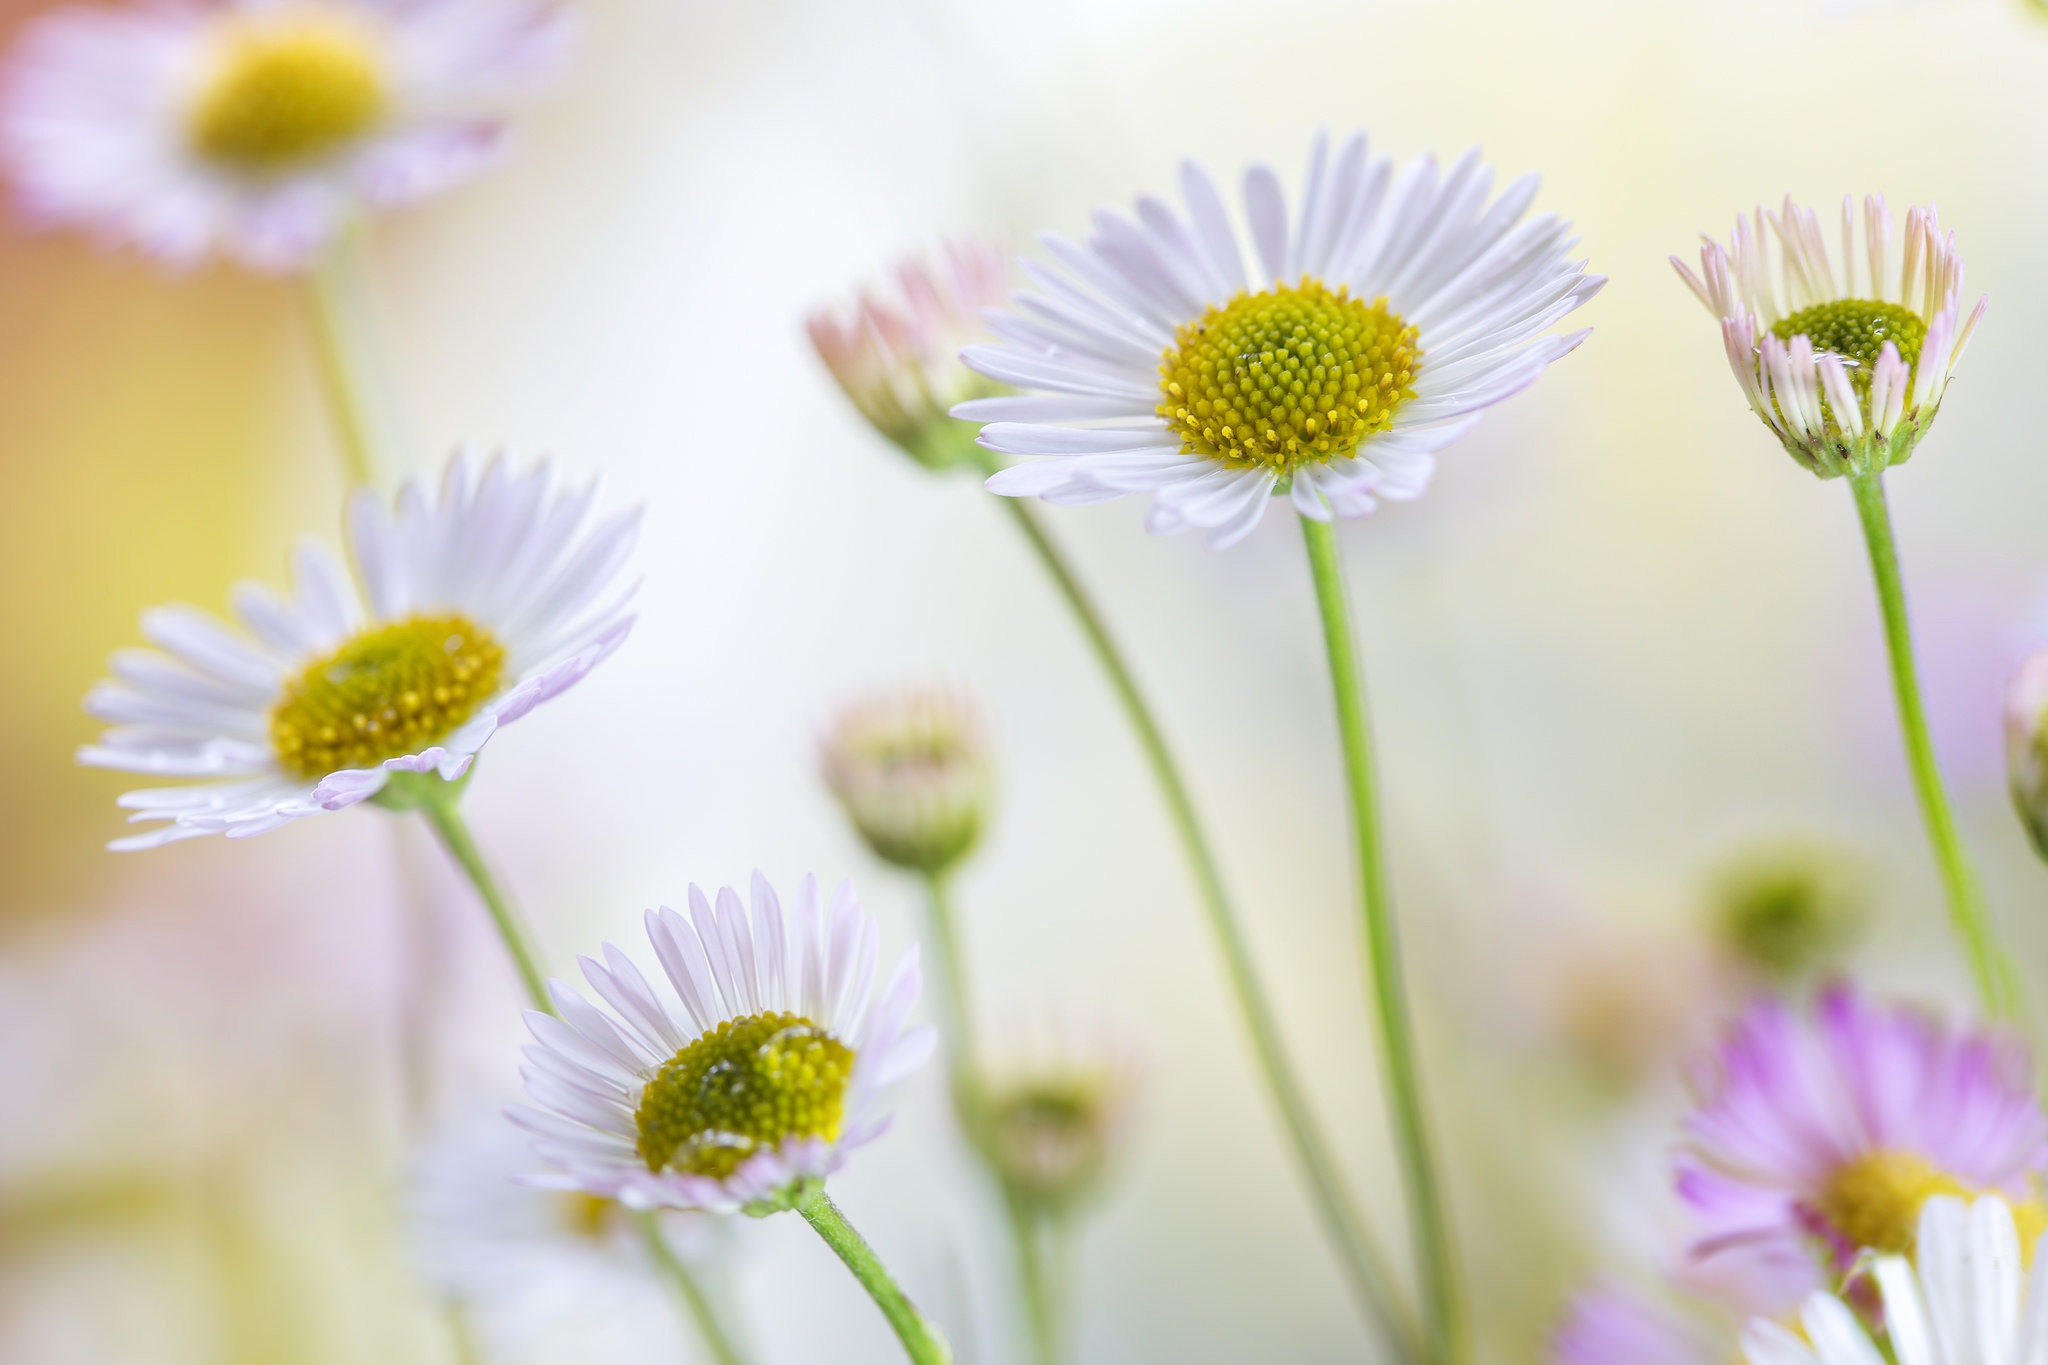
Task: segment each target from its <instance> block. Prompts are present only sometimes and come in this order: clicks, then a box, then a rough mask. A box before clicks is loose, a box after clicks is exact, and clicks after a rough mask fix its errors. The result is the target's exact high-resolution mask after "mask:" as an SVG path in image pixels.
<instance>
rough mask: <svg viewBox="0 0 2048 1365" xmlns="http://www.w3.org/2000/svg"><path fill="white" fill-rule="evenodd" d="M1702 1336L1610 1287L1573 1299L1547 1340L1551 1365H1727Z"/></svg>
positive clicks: (1632, 1294) (1600, 1286)
mask: <svg viewBox="0 0 2048 1365" xmlns="http://www.w3.org/2000/svg"><path fill="white" fill-rule="evenodd" d="M1725 1355H1726V1352H1717V1351H1716V1349H1715V1342H1714V1341H1713V1339H1712V1338H1711V1337H1710V1336H1708V1335H1707V1333H1706V1332H1705V1331H1703V1330H1702V1329H1700V1328H1699V1327H1696V1326H1695V1325H1693V1324H1692V1323H1690V1322H1688V1321H1686V1320H1685V1319H1683V1318H1681V1317H1679V1316H1678V1315H1677V1314H1676V1313H1673V1312H1671V1311H1669V1310H1667V1309H1665V1308H1662V1307H1660V1306H1659V1305H1657V1304H1655V1303H1653V1302H1652V1301H1650V1300H1649V1299H1648V1298H1646V1297H1644V1296H1643V1295H1641V1294H1638V1293H1636V1292H1634V1291H1632V1290H1629V1289H1626V1288H1623V1287H1621V1286H1619V1285H1614V1284H1604V1283H1603V1284H1597V1285H1593V1286H1591V1287H1589V1288H1587V1289H1584V1290H1581V1291H1580V1292H1579V1293H1578V1294H1575V1295H1574V1296H1573V1297H1572V1301H1571V1304H1570V1305H1569V1306H1568V1307H1567V1308H1566V1309H1565V1314H1564V1317H1563V1318H1562V1320H1560V1321H1559V1323H1558V1325H1557V1329H1556V1331H1554V1332H1553V1333H1552V1334H1551V1337H1550V1351H1549V1355H1548V1357H1547V1359H1548V1360H1549V1362H1550V1365H1725V1362H1724V1360H1723V1358H1722V1357H1724V1356H1725Z"/></svg>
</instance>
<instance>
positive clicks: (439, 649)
mask: <svg viewBox="0 0 2048 1365" xmlns="http://www.w3.org/2000/svg"><path fill="white" fill-rule="evenodd" d="M504 673H505V648H504V646H503V645H500V644H499V643H498V641H497V640H496V638H494V637H493V636H492V635H491V633H490V632H489V631H487V630H485V629H484V628H483V627H482V626H479V625H477V624H476V623H475V622H474V621H471V620H470V619H469V618H467V617H465V616H458V615H456V614H454V613H452V612H451V613H448V614H446V615H440V616H413V617H408V618H407V619H405V620H403V621H394V622H392V623H391V624H390V625H387V626H378V627H376V628H375V629H373V630H367V631H364V632H363V633H362V634H360V635H358V636H356V637H355V638H354V639H352V640H350V641H349V642H348V643H346V644H344V645H343V646H342V647H341V648H340V649H337V650H336V651H334V653H332V654H330V655H328V656H327V657H326V658H324V659H320V660H316V661H315V662H314V663H312V664H311V665H309V666H308V667H307V669H306V671H305V672H303V673H301V674H300V675H299V676H298V677H296V678H294V679H293V680H292V681H290V682H289V683H286V684H285V686H284V690H283V692H282V693H281V694H280V695H279V697H278V701H277V705H275V706H273V707H272V708H271V710H270V743H271V747H272V748H273V749H275V750H276V751H277V761H278V764H279V766H280V767H282V768H283V769H284V770H285V771H286V772H289V773H291V774H293V775H294V776H297V777H303V778H320V777H325V776H327V775H328V774H329V773H334V772H340V771H341V770H342V769H344V768H367V767H372V766H374V765H376V764H378V763H382V762H383V761H384V760H385V759H387V758H397V757H399V756H400V755H403V754H411V753H417V752H419V751H420V750H421V749H424V748H426V747H428V746H429V745H432V744H435V743H438V742H439V741H441V740H443V739H446V738H447V737H448V735H449V734H450V733H451V732H453V731H454V730H455V728H456V727H457V726H459V725H461V724H462V723H463V722H464V721H466V720H468V719H469V718H470V717H471V716H472V715H474V714H476V709H477V707H478V706H479V705H481V704H482V703H483V702H484V701H486V700H487V699H488V698H489V697H490V696H491V695H492V694H493V693H494V692H496V691H497V689H498V684H499V682H500V680H501V679H502V678H503V677H504Z"/></svg>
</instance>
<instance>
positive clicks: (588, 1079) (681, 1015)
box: [512, 872, 934, 1215]
mask: <svg viewBox="0 0 2048 1365" xmlns="http://www.w3.org/2000/svg"><path fill="white" fill-rule="evenodd" d="M751 893H752V894H751V898H750V899H751V905H749V904H745V903H742V902H741V900H740V897H739V894H738V892H736V891H734V890H733V889H732V888H731V887H724V888H721V889H720V891H719V892H718V896H717V899H716V902H715V904H714V902H713V901H711V900H710V899H707V898H706V897H705V895H704V893H703V892H702V891H700V890H698V889H697V888H696V887H694V886H692V887H691V888H690V913H689V915H687V916H684V915H680V914H678V913H676V912H675V911H674V910H671V909H669V908H667V907H666V906H663V907H661V908H660V909H656V910H650V911H648V912H647V917H646V925H647V937H648V939H649V941H650V942H651V943H652V945H653V948H654V955H655V957H656V959H657V960H658V961H659V962H660V963H661V969H662V972H663V974H664V975H665V976H666V978H667V981H668V985H669V987H670V990H671V991H672V993H673V998H672V999H671V998H669V997H666V996H664V995H663V994H661V993H659V992H657V991H656V990H655V988H654V987H653V986H652V985H650V984H649V982H648V980H647V978H646V977H645V976H643V975H642V974H641V972H640V969H639V968H638V967H636V966H634V964H633V960H632V959H631V958H630V957H628V956H627V955H626V954H625V953H624V952H622V951H621V950H619V949H618V948H616V947H614V946H612V945H610V944H606V945H605V948H604V961H603V962H598V961H596V960H594V959H592V958H587V957H586V958H584V959H582V965H583V976H584V979H585V980H586V981H588V982H589V983H590V986H591V988H592V989H593V990H595V991H596V992H597V993H598V995H599V996H600V997H602V999H603V1000H604V1002H605V1003H606V1004H607V1005H609V1006H610V1007H611V1008H610V1010H609V1011H607V1010H604V1009H600V1008H598V1007H597V1006H595V1005H593V1004H591V1003H590V1002H588V1001H587V1000H585V999H584V998H583V997H582V996H581V995H579V994H577V993H576V991H574V990H573V989H571V988H570V987H569V986H567V985H565V984H564V983H562V982H560V981H553V982H550V983H549V988H550V992H551V995H552V998H553V1002H554V1005H555V1007H556V1009H557V1011H558V1012H559V1015H560V1017H559V1018H558V1017H556V1016H555V1015H551V1014H545V1013H542V1012H541V1011H538V1010H533V1011H529V1012H528V1013H527V1016H526V1020H527V1027H528V1028H530V1029H531V1030H532V1031H533V1036H534V1039H535V1044H536V1045H535V1046H531V1047H528V1048H527V1049H526V1058H527V1064H526V1066H525V1067H524V1068H522V1074H523V1075H524V1076H525V1078H526V1090H527V1094H528V1096H529V1097H530V1098H531V1099H532V1100H533V1105H532V1106H531V1107H524V1108H520V1109H516V1110H514V1111H512V1117H513V1119H514V1121H515V1122H517V1123H519V1124H520V1125H521V1126H523V1127H525V1128H526V1129H528V1130H529V1131H530V1132H531V1133H532V1134H533V1137H534V1150H535V1151H536V1152H537V1153H538V1154H539V1155H540V1157H541V1158H542V1159H543V1160H544V1161H546V1162H547V1163H548V1165H550V1166H552V1167H554V1168H555V1169H556V1171H557V1172H558V1173H559V1183H560V1184H561V1185H563V1186H564V1187H567V1188H571V1189H579V1190H583V1191H585V1192H587V1193H589V1194H593V1195H597V1196H599V1197H601V1198H605V1199H617V1200H619V1201H620V1202H622V1203H624V1204H625V1205H627V1206H628V1207H630V1208H662V1207H667V1208H681V1209H706V1210H710V1211H713V1212H720V1213H730V1212H735V1211H744V1212H747V1213H750V1214H755V1215H761V1214H766V1213H772V1212H777V1211H779V1210H781V1209H785V1208H791V1207H796V1206H797V1205H798V1203H799V1201H801V1200H802V1199H803V1198H804V1197H805V1195H806V1194H807V1192H808V1191H809V1190H810V1189H811V1188H812V1187H814V1186H815V1185H816V1184H817V1183H818V1182H821V1181H823V1180H824V1178H825V1177H826V1176H828V1175H830V1174H831V1173H832V1172H834V1171H836V1170H838V1169H839V1168H840V1167H841V1166H842V1165H844V1164H845V1162H846V1159H847V1156H848V1154H849V1153H851V1152H852V1151H853V1150H854V1149H855V1148H857V1147H860V1146H863V1145H865V1144H866V1143H869V1142H872V1141H873V1140H874V1139H875V1138H877V1137H879V1136H881V1134H882V1132H883V1131H884V1129H885V1128H886V1127H887V1126H888V1120H887V1117H886V1114H885V1112H884V1109H883V1106H882V1103H881V1101H882V1092H883V1091H884V1090H885V1089H886V1088H887V1087H888V1086H890V1085H891V1084H893V1083H894V1082H896V1081H898V1080H901V1079H902V1078H903V1077H905V1076H907V1075H908V1074H909V1073H910V1072H911V1071H913V1070H915V1069H916V1068H917V1067H918V1066H920V1065H922V1064H923V1062H924V1061H925V1059H926V1058H927V1057H929V1056H930V1055H931V1052H932V1046H933V1042H934V1035H933V1033H932V1030H931V1029H930V1028H928V1027H922V1026H920V1027H914V1028H913V1027H909V1026H908V1024H907V1021H908V1016H909V1013H910V1008H911V1006H912V1005H913V1004H915V1003H916V1000H917V994H918V986H919V980H920V978H919V974H918V966H917V950H916V949H915V948H912V949H910V950H909V951H907V952H905V953H904V955H903V957H902V958H901V959H900V960H899V961H898V962H897V964H896V968H895V970H894V971H893V972H892V973H891V974H890V976H889V979H888V982H887V984H886V985H884V986H883V988H882V990H881V993H880V995H879V996H878V997H877V996H875V995H874V992H873V990H872V987H873V985H874V976H875V952H876V931H875V922H874V920H873V919H872V918H871V917H870V916H868V915H867V914H866V913H865V912H864V911H862V909H861V907H860V903H859V902H858V901H857V900H856V899H855V898H854V894H853V888H852V887H851V886H841V887H840V889H839V891H838V893H837V894H836V895H834V896H833V898H832V901H831V904H830V905H829V906H828V905H827V904H826V902H825V898H824V896H823V895H822V894H821V893H820V891H819V889H818V882H817V879H816V878H814V877H807V878H805V879H804V882H803V885H802V886H801V887H799V888H798V890H797V893H796V898H795V903H794V905H793V907H792V909H791V911H790V912H787V913H785V911H784V909H783V906H782V902H781V900H780V899H779V898H778V897H777V896H776V894H775V889H774V888H773V887H771V886H770V885H769V884H768V882H767V880H766V879H765V878H764V877H762V876H761V874H760V873H758V872H757V873H755V874H754V878H753V884H752V887H751Z"/></svg>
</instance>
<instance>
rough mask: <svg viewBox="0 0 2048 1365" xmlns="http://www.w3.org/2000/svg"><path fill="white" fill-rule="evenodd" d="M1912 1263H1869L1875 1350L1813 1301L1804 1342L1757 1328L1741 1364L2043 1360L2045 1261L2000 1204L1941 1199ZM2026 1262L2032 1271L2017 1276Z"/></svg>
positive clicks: (1834, 1304)
mask: <svg viewBox="0 0 2048 1365" xmlns="http://www.w3.org/2000/svg"><path fill="white" fill-rule="evenodd" d="M1915 1243H1916V1246H1917V1250H1916V1251H1915V1253H1914V1256H1913V1260H1912V1262H1910V1263H1909V1262H1908V1261H1907V1260H1906V1259H1905V1258H1904V1257H1902V1256H1896V1255H1893V1256H1881V1257H1879V1258H1877V1260H1876V1262H1875V1264H1874V1266H1873V1269H1872V1273H1873V1277H1874V1278H1875V1279H1876V1281H1877V1285H1878V1290H1879V1293H1880V1294H1881V1295H1882V1296H1883V1301H1884V1339H1885V1345H1886V1347H1887V1348H1888V1349H1886V1350H1883V1351H1880V1350H1879V1348H1878V1345H1877V1343H1876V1342H1874V1341H1872V1340H1871V1336H1870V1333H1869V1332H1868V1331H1867V1330H1866V1329H1865V1327H1864V1325H1863V1323H1862V1321H1861V1320H1860V1319H1859V1318H1858V1317H1857V1314H1856V1311H1855V1309H1853V1308H1851V1307H1850V1306H1849V1305H1848V1304H1846V1303H1844V1302H1843V1301H1842V1300H1841V1299H1840V1298H1838V1297H1836V1296H1835V1295H1833V1294H1824V1293H1818V1292H1816V1293H1814V1294H1812V1295H1810V1296H1809V1297H1808V1298H1807V1300H1806V1302H1805V1304H1804V1306H1803V1307H1802V1308H1801V1310H1800V1314H1799V1325H1800V1327H1801V1328H1803V1329H1804V1331H1803V1333H1801V1332H1793V1331H1791V1330H1789V1329H1788V1328H1785V1327H1782V1326H1780V1325H1778V1324H1777V1323H1775V1322H1769V1321H1758V1322H1754V1323H1752V1324H1750V1327H1749V1330H1748V1331H1746V1332H1744V1333H1743V1337H1742V1354H1743V1356H1744V1357H1745V1358H1746V1359H1747V1360H1748V1361H1749V1365H1879V1363H1880V1362H1883V1361H1897V1362H1898V1365H2039V1363H2040V1362H2041V1361H2043V1360H2048V1259H2044V1258H2043V1257H2042V1256H2041V1254H2040V1246H2039V1242H2038V1239H2036V1240H2034V1241H2032V1242H2029V1241H2028V1240H2026V1239H2024V1238H2022V1236H2021V1234H2020V1232H2019V1229H2018V1228H2017V1226H2016V1225H2015V1219H2014V1217H2013V1210H2012V1208H2010V1207H2009V1206H2008V1205H2007V1204H2006V1203H2005V1201H2004V1200H2002V1199H1996V1198H1983V1199H1979V1200H1977V1201H1976V1202H1975V1203H1974V1204H1968V1205H1966V1204H1965V1203H1964V1202H1963V1201H1962V1200H1960V1199H1955V1198H1949V1197H1942V1198H1936V1199H1930V1200H1928V1201H1927V1207H1926V1209H1925V1210H1924V1211H1922V1213H1921V1215H1920V1223H1919V1232H1918V1235H1917V1237H1916V1238H1915ZM2028 1260H2031V1261H2032V1265H2033V1269H2032V1271H2031V1272H2029V1271H2028V1270H2027V1269H2026V1268H2025V1267H2026V1263H2027V1261H2028Z"/></svg>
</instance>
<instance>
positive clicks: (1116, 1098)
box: [974, 1026, 1143, 1215]
mask: <svg viewBox="0 0 2048 1365" xmlns="http://www.w3.org/2000/svg"><path fill="white" fill-rule="evenodd" d="M1034 1032H1035V1033H1037V1035H1038V1036H1028V1037H1026V1038H1024V1039H1021V1040H1015V1039H1013V1040H1012V1041H1011V1042H1010V1045H1009V1046H1008V1047H1006V1048H1004V1049H1003V1050H1002V1051H1001V1052H999V1053H998V1055H997V1057H996V1060H995V1061H993V1062H992V1063H990V1064H989V1065H988V1066H987V1067H986V1069H985V1071H984V1074H983V1076H982V1078H981V1086H980V1092H981V1093H980V1109H981V1112H980V1114H979V1116H978V1121H977V1129H978V1131H977V1132H976V1133H975V1135H974V1136H975V1140H976V1142H977V1143H978V1145H979V1146H980V1147H981V1149H982V1151H983V1153H984V1155H985V1156H986V1157H987V1159H988V1163H989V1165H990V1166H992V1167H993V1168H994V1169H995V1171H996V1174H997V1175H998V1176H999V1177H1001V1179H1002V1182H1003V1186H1004V1188H1005V1189H1006V1190H1008V1191H1009V1192H1010V1194H1011V1197H1012V1198H1014V1199H1017V1200H1019V1201H1020V1202H1022V1203H1023V1204H1025V1205H1026V1206H1027V1207H1029V1208H1031V1209H1033V1210H1034V1211H1036V1212H1039V1213H1041V1214H1051V1215H1059V1214H1064V1213H1067V1212H1070V1211H1072V1210H1074V1209H1077V1208H1079V1207H1082V1206H1084V1205H1086V1204H1087V1203H1089V1202H1091V1201H1092V1200H1093V1199H1094V1198H1095V1197H1096V1196H1097V1195H1098V1194H1099V1193H1100V1191H1101V1188H1102V1185H1103V1183H1104V1179H1105V1177H1106V1176H1107V1175H1108V1174H1109V1173H1110V1171H1111V1170H1112V1168H1113V1167H1114V1166H1115V1165H1116V1163H1117V1162H1118V1161H1119V1160H1120V1159H1121V1158H1122V1156H1123V1155H1124V1152H1125V1149H1126V1148H1127V1147H1128V1146H1129V1145H1130V1136H1131V1128H1132V1124H1133V1121H1134V1119H1135V1117H1136V1111H1137V1108H1138V1092H1139V1089H1140V1084H1141V1081H1142V1077H1143V1063H1142V1059H1141V1058H1140V1056H1139V1054H1138V1049H1137V1047H1136V1046H1135V1045H1134V1044H1133V1043H1131V1042H1129V1041H1128V1040H1126V1039H1124V1038H1121V1037H1118V1036H1116V1035H1115V1034H1113V1033H1111V1032H1109V1031H1108V1030H1096V1031H1089V1030H1083V1029H1080V1028H1076V1027H1072V1026H1067V1027H1059V1026H1055V1027H1053V1028H1052V1029H1049V1030H1046V1029H1041V1030H1036V1031H1034Z"/></svg>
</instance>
